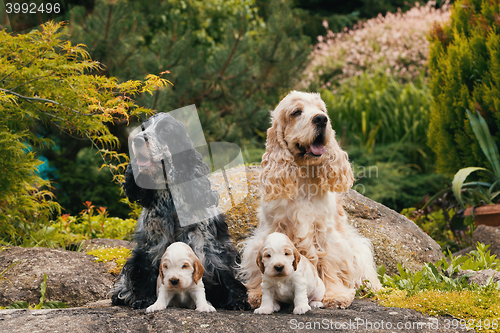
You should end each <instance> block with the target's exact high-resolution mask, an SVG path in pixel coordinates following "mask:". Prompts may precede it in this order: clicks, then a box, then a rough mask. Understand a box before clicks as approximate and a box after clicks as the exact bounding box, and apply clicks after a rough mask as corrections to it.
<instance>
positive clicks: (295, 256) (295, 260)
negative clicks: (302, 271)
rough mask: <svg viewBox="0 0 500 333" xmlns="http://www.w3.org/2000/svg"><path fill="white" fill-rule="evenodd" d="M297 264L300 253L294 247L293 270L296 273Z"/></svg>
mask: <svg viewBox="0 0 500 333" xmlns="http://www.w3.org/2000/svg"><path fill="white" fill-rule="evenodd" d="M299 262H300V253H299V251H298V250H297V249H296V248H295V247H294V248H293V263H292V265H293V270H294V271H296V270H297V266H298V265H299Z"/></svg>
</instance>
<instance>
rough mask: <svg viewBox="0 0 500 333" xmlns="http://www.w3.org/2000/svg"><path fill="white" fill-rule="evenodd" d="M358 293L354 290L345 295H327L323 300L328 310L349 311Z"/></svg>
mask: <svg viewBox="0 0 500 333" xmlns="http://www.w3.org/2000/svg"><path fill="white" fill-rule="evenodd" d="M355 295H356V291H355V290H354V289H348V290H347V291H346V292H345V293H342V294H341V293H337V294H326V295H325V298H323V304H324V305H325V307H326V308H331V309H338V308H340V309H347V308H348V307H349V305H351V303H352V301H353V300H354V296H355Z"/></svg>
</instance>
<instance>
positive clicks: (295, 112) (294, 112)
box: [292, 110, 302, 117]
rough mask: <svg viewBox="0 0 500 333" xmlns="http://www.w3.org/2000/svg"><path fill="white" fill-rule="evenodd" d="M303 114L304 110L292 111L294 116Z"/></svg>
mask: <svg viewBox="0 0 500 333" xmlns="http://www.w3.org/2000/svg"><path fill="white" fill-rule="evenodd" d="M301 114H302V110H295V111H293V113H292V117H297V116H300V115H301Z"/></svg>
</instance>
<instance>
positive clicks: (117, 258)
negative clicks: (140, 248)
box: [87, 246, 132, 275]
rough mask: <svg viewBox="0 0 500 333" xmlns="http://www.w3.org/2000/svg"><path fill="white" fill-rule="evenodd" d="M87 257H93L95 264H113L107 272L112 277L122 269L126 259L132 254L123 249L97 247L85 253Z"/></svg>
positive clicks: (121, 247)
mask: <svg viewBox="0 0 500 333" xmlns="http://www.w3.org/2000/svg"><path fill="white" fill-rule="evenodd" d="M87 254H88V255H91V256H94V257H95V261H96V262H104V263H107V262H114V263H115V265H114V267H112V268H111V269H110V270H109V271H108V272H109V273H111V274H114V275H118V274H119V273H120V271H121V269H122V268H123V265H125V263H126V262H127V259H128V257H130V255H131V254H132V251H130V250H129V249H127V248H125V247H123V246H117V247H105V246H103V247H99V248H96V249H93V250H91V251H88V252H87Z"/></svg>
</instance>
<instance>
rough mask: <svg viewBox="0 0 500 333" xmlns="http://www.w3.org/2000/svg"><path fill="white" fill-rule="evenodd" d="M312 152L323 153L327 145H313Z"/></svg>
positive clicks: (315, 153)
mask: <svg viewBox="0 0 500 333" xmlns="http://www.w3.org/2000/svg"><path fill="white" fill-rule="evenodd" d="M310 149H311V152H312V153H313V154H314V155H323V154H324V153H325V146H323V145H321V144H320V145H311V148H310Z"/></svg>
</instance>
